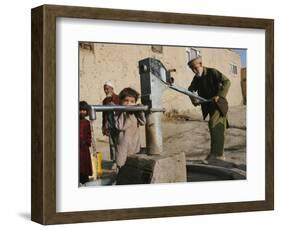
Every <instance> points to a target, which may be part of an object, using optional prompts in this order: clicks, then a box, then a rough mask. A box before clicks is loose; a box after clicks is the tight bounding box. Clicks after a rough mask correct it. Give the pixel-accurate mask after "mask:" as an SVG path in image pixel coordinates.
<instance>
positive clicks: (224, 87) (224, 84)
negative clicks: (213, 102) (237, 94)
mask: <svg viewBox="0 0 281 230" xmlns="http://www.w3.org/2000/svg"><path fill="white" fill-rule="evenodd" d="M214 73H215V76H216V78H217V80H218V82H219V83H220V86H219V91H218V95H217V96H219V97H223V98H226V95H227V93H228V90H229V87H230V85H231V82H230V80H229V79H228V78H227V77H226V76H225V75H224V74H222V73H221V72H220V71H218V70H215V69H214Z"/></svg>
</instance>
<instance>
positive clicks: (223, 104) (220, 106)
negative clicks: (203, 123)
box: [188, 57, 230, 162]
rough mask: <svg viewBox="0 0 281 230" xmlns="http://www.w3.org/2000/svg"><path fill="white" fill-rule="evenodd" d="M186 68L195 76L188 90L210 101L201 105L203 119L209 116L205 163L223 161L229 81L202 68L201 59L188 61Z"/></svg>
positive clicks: (194, 102) (195, 101)
mask: <svg viewBox="0 0 281 230" xmlns="http://www.w3.org/2000/svg"><path fill="white" fill-rule="evenodd" d="M188 66H189V68H190V69H191V70H192V71H193V72H194V74H195V76H194V78H193V80H192V82H191V84H190V86H189V88H188V90H190V91H192V92H197V93H198V95H199V96H201V97H203V98H206V99H212V102H211V103H203V104H201V109H202V114H203V118H204V119H205V118H206V117H207V116H208V115H209V122H208V126H209V131H210V136H211V150H210V153H209V155H208V156H207V158H206V161H207V162H211V161H212V160H217V159H219V160H225V156H224V140H225V130H226V128H227V127H228V121H227V117H226V113H227V109H228V105H227V101H226V95H227V93H228V89H229V87H230V81H229V79H228V78H227V77H226V76H224V75H223V74H222V73H221V72H219V71H218V70H216V69H214V68H208V67H205V66H203V65H202V58H201V57H196V58H195V59H193V60H191V61H189V62H188ZM191 101H192V103H193V105H195V106H197V105H199V103H198V101H197V100H195V99H193V98H191Z"/></svg>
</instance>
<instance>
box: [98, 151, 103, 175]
mask: <svg viewBox="0 0 281 230" xmlns="http://www.w3.org/2000/svg"><path fill="white" fill-rule="evenodd" d="M97 160H98V169H97V172H98V177H101V176H102V153H101V152H97Z"/></svg>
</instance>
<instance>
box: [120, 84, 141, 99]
mask: <svg viewBox="0 0 281 230" xmlns="http://www.w3.org/2000/svg"><path fill="white" fill-rule="evenodd" d="M139 95H140V94H139V93H138V92H137V91H136V90H134V89H133V88H130V87H128V88H125V89H123V90H122V91H121V92H120V93H119V100H120V101H123V100H124V99H125V97H134V98H135V100H136V101H137V100H138V98H139Z"/></svg>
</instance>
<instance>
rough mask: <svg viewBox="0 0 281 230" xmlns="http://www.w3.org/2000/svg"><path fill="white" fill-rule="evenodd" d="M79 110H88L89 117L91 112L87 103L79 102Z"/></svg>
mask: <svg viewBox="0 0 281 230" xmlns="http://www.w3.org/2000/svg"><path fill="white" fill-rule="evenodd" d="M79 110H80V111H81V110H86V111H87V115H88V113H89V112H88V111H89V105H88V103H87V102H86V101H80V102H79Z"/></svg>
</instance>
